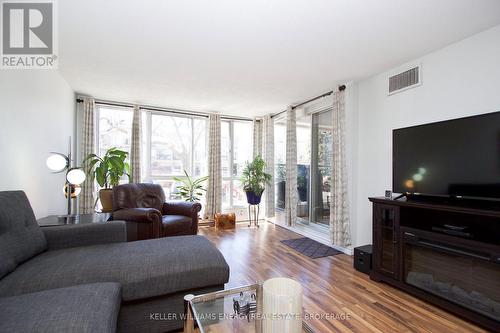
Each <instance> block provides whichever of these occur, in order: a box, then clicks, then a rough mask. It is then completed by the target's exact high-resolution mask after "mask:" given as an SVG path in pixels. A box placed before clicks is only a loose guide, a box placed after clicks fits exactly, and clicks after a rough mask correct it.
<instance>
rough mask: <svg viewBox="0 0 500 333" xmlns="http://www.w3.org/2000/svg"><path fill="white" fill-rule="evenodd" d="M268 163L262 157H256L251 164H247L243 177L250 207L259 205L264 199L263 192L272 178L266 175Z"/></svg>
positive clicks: (242, 181)
mask: <svg viewBox="0 0 500 333" xmlns="http://www.w3.org/2000/svg"><path fill="white" fill-rule="evenodd" d="M265 167H266V163H265V162H264V160H263V159H262V158H261V157H260V156H256V157H255V158H254V160H253V161H252V162H250V163H248V162H247V163H246V164H245V167H244V168H243V173H242V176H241V183H242V185H243V190H244V191H245V193H246V195H247V202H248V204H250V205H258V204H259V203H260V199H261V198H262V192H264V189H265V187H266V184H268V183H269V182H270V181H271V179H272V177H271V175H270V174H268V173H266V172H265V171H264V170H265Z"/></svg>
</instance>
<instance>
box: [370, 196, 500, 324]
mask: <svg viewBox="0 0 500 333" xmlns="http://www.w3.org/2000/svg"><path fill="white" fill-rule="evenodd" d="M369 200H370V201H371V202H372V203H373V268H372V272H371V273H370V278H371V279H372V280H374V281H377V282H385V283H387V284H390V285H391V286H394V287H396V288H398V289H401V290H404V291H406V292H408V293H410V294H412V295H414V296H416V297H419V298H421V299H423V300H425V301H428V302H429V303H432V304H434V305H437V306H439V307H442V308H443V309H445V310H447V311H450V312H452V313H454V314H457V315H459V316H461V317H463V318H465V319H466V320H469V321H472V322H474V323H476V324H478V325H481V326H483V327H485V328H488V329H490V330H493V331H496V332H500V211H498V210H489V209H479V208H470V207H463V206H455V205H447V204H440V203H426V202H414V201H399V200H391V199H385V198H369Z"/></svg>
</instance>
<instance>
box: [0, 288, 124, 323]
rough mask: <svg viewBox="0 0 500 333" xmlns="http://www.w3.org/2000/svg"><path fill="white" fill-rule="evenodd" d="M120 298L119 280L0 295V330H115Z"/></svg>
mask: <svg viewBox="0 0 500 333" xmlns="http://www.w3.org/2000/svg"><path fill="white" fill-rule="evenodd" d="M120 301H121V296H120V285H119V284H118V283H96V284H87V285H79V286H75V287H69V288H59V289H52V290H46V291H41V292H37V293H32V294H25V295H20V296H15V297H4V298H0V309H2V310H1V311H0V332H24V333H29V332H68V333H107V332H109V333H111V332H116V320H117V318H118V312H119V310H120Z"/></svg>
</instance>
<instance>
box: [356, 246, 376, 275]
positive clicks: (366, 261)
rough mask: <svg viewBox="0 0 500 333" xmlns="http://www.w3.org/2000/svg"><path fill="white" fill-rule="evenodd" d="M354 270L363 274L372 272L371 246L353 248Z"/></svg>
mask: <svg viewBox="0 0 500 333" xmlns="http://www.w3.org/2000/svg"><path fill="white" fill-rule="evenodd" d="M354 268H355V269H356V270H357V271H360V272H362V273H365V274H370V271H371V270H372V246H371V245H365V246H359V247H356V248H354Z"/></svg>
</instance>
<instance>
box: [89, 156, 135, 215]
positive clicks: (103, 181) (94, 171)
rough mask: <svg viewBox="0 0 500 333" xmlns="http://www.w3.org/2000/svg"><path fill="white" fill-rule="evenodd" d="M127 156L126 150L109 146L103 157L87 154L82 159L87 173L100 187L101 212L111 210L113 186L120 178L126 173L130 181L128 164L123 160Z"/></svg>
mask: <svg viewBox="0 0 500 333" xmlns="http://www.w3.org/2000/svg"><path fill="white" fill-rule="evenodd" d="M127 156H128V153H127V152H126V151H123V150H119V149H117V148H110V149H108V151H107V152H106V154H105V155H104V156H103V157H99V156H97V155H96V154H89V155H88V156H87V157H86V158H85V159H84V160H83V165H84V166H85V170H86V172H87V175H88V176H89V178H90V179H91V180H92V181H93V180H94V179H95V180H96V181H97V184H99V186H100V187H101V189H100V190H99V200H101V205H102V211H103V212H110V211H112V210H113V187H114V186H116V185H118V184H119V183H120V178H121V177H122V176H123V175H127V176H128V177H129V182H130V166H129V164H128V163H127V162H125V159H126V158H127Z"/></svg>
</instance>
